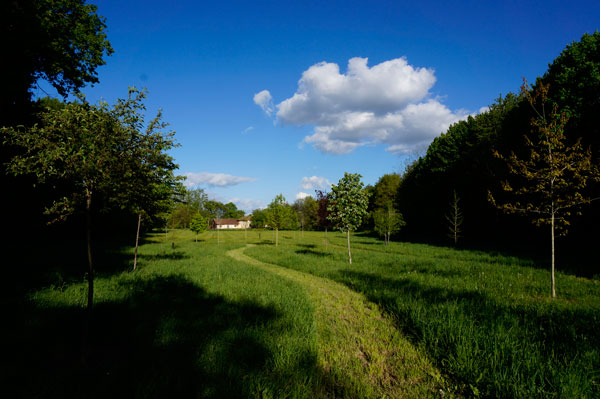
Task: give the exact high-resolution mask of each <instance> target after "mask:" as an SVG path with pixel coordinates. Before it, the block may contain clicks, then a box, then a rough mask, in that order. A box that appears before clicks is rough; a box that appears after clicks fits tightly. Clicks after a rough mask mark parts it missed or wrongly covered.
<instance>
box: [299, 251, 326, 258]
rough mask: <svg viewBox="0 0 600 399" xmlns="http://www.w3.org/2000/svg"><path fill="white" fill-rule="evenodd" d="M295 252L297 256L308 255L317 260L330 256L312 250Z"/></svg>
mask: <svg viewBox="0 0 600 399" xmlns="http://www.w3.org/2000/svg"><path fill="white" fill-rule="evenodd" d="M295 252H296V253H297V254H298V255H310V256H317V257H319V258H325V257H327V256H331V254H329V253H327V252H323V251H315V250H312V249H297V250H296V251H295Z"/></svg>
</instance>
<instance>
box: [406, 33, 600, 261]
mask: <svg viewBox="0 0 600 399" xmlns="http://www.w3.org/2000/svg"><path fill="white" fill-rule="evenodd" d="M540 85H544V86H547V90H548V92H547V98H546V100H545V102H546V107H547V108H548V109H554V108H555V109H557V110H558V111H557V115H563V117H564V118H565V121H566V122H565V124H564V136H565V145H567V146H572V145H574V144H575V143H577V142H578V141H579V142H580V143H581V146H582V149H584V150H587V149H588V148H591V162H592V163H593V164H594V165H596V166H598V165H600V33H598V32H596V33H594V34H591V35H590V34H585V35H584V36H583V37H582V38H581V40H580V41H578V42H574V43H572V44H570V45H569V46H567V47H566V48H565V49H564V50H563V52H562V53H561V54H560V55H559V56H558V57H557V58H556V59H555V60H554V62H553V63H552V64H550V65H549V68H548V70H547V72H546V73H545V74H544V75H543V76H542V77H541V78H540V79H539V80H538V82H537V84H536V85H534V87H532V88H531V92H533V91H534V90H536V88H537V87H538V86H540ZM527 93H528V92H527ZM525 94H526V93H522V94H519V95H517V94H513V93H509V94H507V95H505V96H500V97H499V98H498V99H497V100H496V101H495V102H494V103H493V104H492V105H490V107H489V110H488V111H487V112H484V113H481V114H479V115H476V116H474V117H469V118H468V119H467V120H464V121H460V122H458V123H456V124H454V125H452V126H451V127H450V128H449V129H448V131H446V132H445V133H444V134H442V135H441V136H439V137H437V138H436V139H435V140H434V141H433V142H432V143H431V145H430V146H429V148H428V149H427V152H426V154H425V155H424V156H423V157H421V158H419V159H418V160H417V161H416V162H414V163H413V164H412V165H410V166H409V167H408V168H407V170H406V172H405V174H404V176H403V178H402V183H401V184H400V186H399V189H398V195H397V198H396V206H397V209H398V210H399V211H400V212H402V214H403V215H404V216H405V219H406V222H407V225H406V228H404V229H403V237H404V238H405V239H410V240H421V241H430V242H440V243H443V242H447V234H448V223H447V220H446V219H445V217H444V215H445V214H447V212H448V209H449V207H450V204H451V203H452V201H453V195H454V192H456V193H457V195H458V196H459V197H460V199H461V200H460V211H461V214H462V217H463V219H462V220H463V223H462V225H461V234H462V235H463V240H464V242H465V243H467V244H486V243H487V244H490V243H493V244H494V245H497V246H498V247H499V248H508V247H514V246H523V247H527V248H533V247H540V248H545V247H546V246H548V245H547V243H546V241H545V240H544V238H545V236H544V237H541V235H540V234H539V231H538V230H536V228H535V227H534V226H532V224H531V223H530V220H528V219H527V218H521V217H518V216H515V215H507V214H504V213H503V212H500V211H499V210H498V209H496V208H495V207H494V206H493V205H492V204H491V203H490V201H489V200H488V191H490V190H491V191H492V192H494V193H495V195H497V196H498V199H499V201H500V202H507V201H509V200H510V195H511V194H510V193H505V192H503V190H502V189H501V184H500V182H502V181H509V180H512V181H513V182H515V184H516V185H517V186H518V185H519V183H520V182H519V178H518V177H514V176H512V177H511V176H510V173H509V172H510V171H509V168H508V166H507V164H506V162H505V161H504V160H502V159H499V158H498V157H495V156H494V153H500V154H510V153H514V154H515V156H517V157H519V158H520V159H523V158H526V157H527V156H528V155H529V154H528V151H529V149H528V148H527V146H525V145H524V135H526V134H528V133H529V132H530V131H531V121H532V118H533V117H535V116H536V115H535V113H534V110H532V107H531V104H530V103H529V101H528V98H527V95H525ZM539 139H540V137H534V138H533V140H539ZM515 179H516V181H515ZM598 192H599V187H598V184H590V185H588V186H587V187H586V188H585V189H584V192H583V195H584V196H586V197H594V196H595V197H597V196H598ZM594 194H595V195H594ZM599 220H600V204H598V203H597V202H596V203H594V204H592V205H591V206H588V207H587V208H586V209H585V213H584V217H581V216H577V215H575V217H573V218H572V220H571V221H570V224H571V225H570V228H569V230H570V231H571V234H570V235H569V236H567V237H566V238H564V239H563V240H564V243H565V245H564V247H565V248H567V249H569V250H571V251H572V252H575V244H576V243H577V245H576V247H577V251H580V250H582V249H585V248H586V247H589V246H588V245H586V243H591V242H592V241H593V240H595V237H596V238H597V237H598V236H600V230H599V228H598V221H599ZM538 237H539V238H538Z"/></svg>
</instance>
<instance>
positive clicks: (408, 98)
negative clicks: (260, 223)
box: [38, 0, 600, 211]
mask: <svg viewBox="0 0 600 399" xmlns="http://www.w3.org/2000/svg"><path fill="white" fill-rule="evenodd" d="M92 2H93V3H94V4H96V5H97V6H98V13H99V14H100V15H102V16H104V17H106V23H107V25H108V32H107V34H108V37H109V40H110V41H111V43H112V46H113V48H114V50H115V53H114V54H113V55H112V56H111V57H108V58H107V59H106V61H107V64H106V65H105V66H102V67H100V68H99V70H98V72H99V75H98V76H99V79H100V83H99V84H97V85H95V86H94V87H88V88H85V89H84V90H83V91H84V93H85V94H86V95H87V97H88V100H90V101H92V102H95V101H97V100H99V99H101V98H102V99H105V100H107V101H109V102H110V103H112V102H114V101H115V99H116V98H119V97H124V96H125V95H126V94H127V87H128V86H136V87H139V88H142V87H146V88H147V89H148V91H149V96H148V102H147V104H148V109H149V115H148V119H150V118H151V117H152V116H153V114H154V113H155V112H156V110H157V109H158V108H162V109H163V112H164V119H165V120H166V121H167V122H169V123H170V125H171V128H172V129H173V130H175V131H176V132H177V134H176V137H177V140H178V142H179V143H180V144H181V147H179V148H177V149H175V150H174V151H173V152H172V154H173V156H174V157H175V159H176V161H177V163H178V164H179V166H180V169H179V174H185V175H188V176H189V178H188V184H189V185H192V184H196V185H197V187H201V188H203V189H205V191H206V192H207V193H209V195H210V196H211V197H212V198H214V199H217V200H219V201H223V202H228V201H233V202H235V203H236V204H237V205H238V207H240V208H241V209H244V210H246V211H250V210H252V209H253V208H256V207H262V206H266V205H267V204H268V203H269V202H270V201H271V199H272V198H273V197H274V196H275V195H277V194H279V193H283V194H284V196H285V197H286V198H287V199H288V201H289V202H293V201H294V200H295V199H296V197H297V196H299V195H300V196H301V195H302V194H301V193H308V194H313V193H314V189H316V188H327V185H328V184H329V183H336V182H337V181H338V180H339V179H340V178H341V177H342V176H343V173H344V171H348V172H357V173H360V174H362V175H363V181H364V182H365V183H366V184H374V183H375V182H376V181H377V179H378V178H379V177H380V176H382V175H383V174H385V173H392V172H401V171H402V170H403V168H404V166H405V165H406V163H407V162H409V161H410V160H411V159H414V157H415V156H417V155H418V154H421V153H422V152H423V150H424V149H425V148H426V146H427V144H428V143H429V142H430V141H431V140H432V139H433V137H435V136H436V135H439V134H440V133H442V132H443V130H445V129H446V128H447V126H448V125H449V124H450V123H453V122H454V121H456V120H459V119H461V118H464V117H466V116H467V115H469V114H475V113H478V112H480V111H481V110H482V108H483V107H486V106H487V105H489V104H490V103H492V102H493V101H494V99H496V98H497V97H498V95H500V94H506V93H507V92H509V91H517V90H518V88H519V86H520V84H521V77H523V76H524V77H526V78H527V79H528V80H530V81H533V80H534V79H535V77H536V76H539V75H541V74H543V73H544V72H545V70H546V68H547V65H548V63H550V62H552V60H553V59H554V58H556V56H558V54H559V53H560V52H561V51H562V49H563V48H564V47H565V46H566V45H567V44H569V43H571V42H572V41H574V40H579V39H580V38H581V36H582V35H583V34H584V33H593V32H594V31H595V30H597V29H599V28H600V26H599V25H600V2H597V1H574V2H563V1H560V2H559V1H556V2H553V1H543V2H542V1H539V2H538V1H535V2H534V1H504V2H498V1H494V2H491V1H490V2H488V1H465V2H460V4H456V2H441V1H440V2H426V1H422V2H419V3H418V4H417V3H416V2H414V3H413V2H410V3H409V2H402V1H343V2H337V1H252V2H250V1H247V2H231V1H214V2H203V1H177V2H172V3H173V4H171V2H165V1H150V0H144V1H138V0H134V1H125V2H123V1H113V0H98V1H92ZM41 87H42V88H44V90H45V91H46V92H49V93H52V91H51V90H50V89H49V88H48V87H47V85H46V86H44V85H43V84H42V85H41ZM38 95H44V93H43V92H39V93H38Z"/></svg>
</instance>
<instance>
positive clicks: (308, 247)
mask: <svg viewBox="0 0 600 399" xmlns="http://www.w3.org/2000/svg"><path fill="white" fill-rule="evenodd" d="M296 246H298V247H302V248H306V249H313V248H316V247H317V246H316V245H315V244H297V245H296Z"/></svg>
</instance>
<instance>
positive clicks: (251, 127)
mask: <svg viewBox="0 0 600 399" xmlns="http://www.w3.org/2000/svg"><path fill="white" fill-rule="evenodd" d="M252 130H254V126H248V127H247V128H245V129H244V130H242V134H246V133H248V132H251V131H252Z"/></svg>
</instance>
